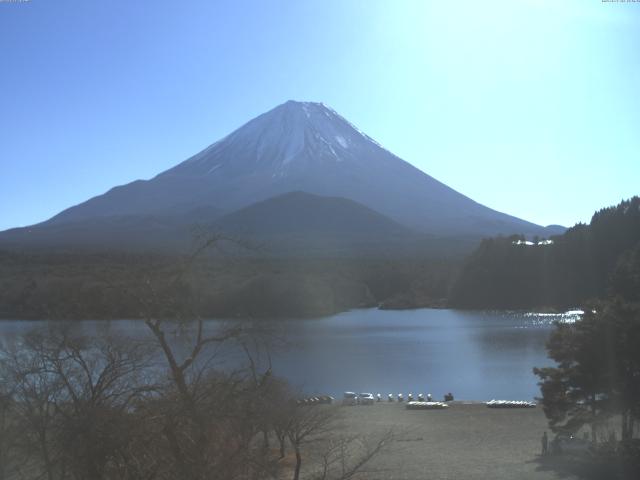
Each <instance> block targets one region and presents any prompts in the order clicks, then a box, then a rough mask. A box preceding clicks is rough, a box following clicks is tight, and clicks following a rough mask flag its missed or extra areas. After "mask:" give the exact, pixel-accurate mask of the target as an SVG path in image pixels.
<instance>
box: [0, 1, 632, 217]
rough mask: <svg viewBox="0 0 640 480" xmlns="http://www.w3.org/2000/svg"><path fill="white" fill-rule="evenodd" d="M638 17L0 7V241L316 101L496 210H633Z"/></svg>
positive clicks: (325, 5) (384, 5)
mask: <svg viewBox="0 0 640 480" xmlns="http://www.w3.org/2000/svg"><path fill="white" fill-rule="evenodd" d="M638 52H640V3H615V2H602V1H601V0H575V1H572V0H564V1H558V0H549V1H545V0H538V1H536V0H521V1H518V2H516V1H512V0H504V1H497V0H496V1H491V0H484V1H477V0H471V1H462V0H458V1H455V2H445V1H442V0H440V1H434V2H427V1H418V0H417V1H396V0H394V1H391V0H388V1H374V0H371V1H369V0H366V1H365V0H363V1H353V0H352V1H349V0H342V1H334V0H322V1H311V0H310V1H304V2H303V1H293V0H292V1H287V2H285V1H269V0H263V1H255V2H249V1H238V0H235V1H228V2H223V1H211V0H189V1H178V0H173V1H160V0H153V1H142V0H138V1H131V0H109V1H106V0H104V1H98V0H95V1H91V2H87V1H81V0H75V1H71V0H69V1H65V0H46V1H45V0H31V1H25V2H15V3H10V2H0V53H1V55H0V229H5V228H10V227H14V226H22V225H28V224H32V223H36V222H39V221H42V220H45V219H47V218H49V217H50V216H52V215H54V214H55V213H57V212H59V211H60V210H62V209H64V208H66V207H69V206H71V205H74V204H77V203H80V202H82V201H84V200H86V199H88V198H89V197H91V196H94V195H97V194H100V193H103V192H104V191H106V190H108V189H109V188H111V187H112V186H115V185H118V184H123V183H128V182H130V181H132V180H135V179H138V178H143V179H146V178H151V177H153V176H154V175H155V174H157V173H159V172H160V171H162V170H165V169H166V168H168V167H171V166H173V165H174V164H176V163H178V162H180V161H182V160H184V159H186V158H187V157H189V156H190V155H192V154H194V153H196V152H197V151H199V150H200V149H202V148H204V147H205V146H207V145H208V144H210V143H213V142H214V141H215V140H217V139H218V138H220V137H222V136H224V135H226V134H227V133H228V132H230V131H231V130H233V129H235V128H237V127H238V126H240V125H242V124H243V123H244V122H246V121H247V120H249V119H250V118H252V117H254V116H256V115H258V114H260V113H262V112H264V111H266V110H269V109H270V108H272V107H274V106H275V105H277V104H280V103H282V102H284V101H286V100H288V99H296V100H310V101H322V102H324V103H326V104H328V105H330V106H331V107H332V108H334V109H335V110H337V111H338V112H339V113H340V114H342V115H343V116H344V117H346V118H347V119H349V120H350V121H351V122H352V123H354V124H356V125H357V126H358V127H359V128H360V129H362V130H363V131H365V132H366V133H368V134H369V135H370V136H372V137H373V138H375V139H376V140H378V141H379V142H380V143H381V144H383V145H384V146H385V147H386V148H387V149H389V150H391V151H392V152H394V153H396V154H397V155H399V156H400V157H402V158H404V159H405V160H407V161H409V162H411V163H412V164H414V165H415V166H417V167H418V168H420V169H422V170H423V171H425V172H427V173H429V174H430V175H432V176H434V177H435V178H437V179H438V180H441V181H443V182H444V183H446V184H448V185H449V186H451V187H453V188H455V189H457V190H458V191H460V192H462V193H464V194H465V195H468V196H469V197H471V198H473V199H474V200H477V201H479V202H480V203H483V204H485V205H487V206H489V207H492V208H495V209H497V210H501V211H504V212H506V213H510V214H512V215H516V216H519V217H521V218H525V219H527V220H530V221H533V222H536V223H540V224H549V223H561V224H565V225H572V224H574V223H575V222H578V221H588V220H589V219H590V217H591V214H592V213H593V211H594V210H596V209H599V208H601V207H604V206H608V205H611V204H615V203H617V202H619V201H620V200H621V199H622V198H627V197H630V196H632V195H634V194H640V188H639V186H640V89H639V86H640V54H639V53H638Z"/></svg>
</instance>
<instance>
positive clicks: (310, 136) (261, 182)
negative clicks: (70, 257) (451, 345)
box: [49, 101, 544, 235]
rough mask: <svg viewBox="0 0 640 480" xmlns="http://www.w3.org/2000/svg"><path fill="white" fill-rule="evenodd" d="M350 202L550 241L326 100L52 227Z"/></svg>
mask: <svg viewBox="0 0 640 480" xmlns="http://www.w3.org/2000/svg"><path fill="white" fill-rule="evenodd" d="M293 191H302V192H307V193H311V194H315V195H323V196H331V197H344V198H347V199H350V200H354V201H356V202H359V203H361V204H363V205H365V206H367V207H369V208H371V209H373V210H376V211H378V212H380V213H382V214H383V215H386V216H388V217H390V218H392V219H393V220H395V221H397V222H399V223H402V224H404V225H406V226H408V227H411V228H414V229H419V230H421V231H423V232H428V233H433V234H441V235H458V234H463V235H495V234H500V233H506V234H510V233H524V234H540V235H544V228H543V227H540V226H538V225H534V224H532V223H529V222H526V221H524V220H521V219H518V218H515V217H512V216H509V215H506V214H503V213H500V212H497V211H494V210H491V209H489V208H487V207H485V206H483V205H480V204H478V203H476V202H474V201H473V200H471V199H469V198H468V197H465V196H464V195H462V194H460V193H458V192H456V191H455V190H453V189H451V188H449V187H447V186H446V185H444V184H443V183H441V182H439V181H437V180H435V179H434V178H432V177H430V176H429V175H427V174H426V173H424V172H422V171H420V170H418V169H417V168H415V167H413V166H412V165H410V164H409V163H407V162H405V161H404V160H402V159H400V158H398V157H397V156H395V155H394V154H392V153H391V152H389V151H387V150H386V149H384V148H383V147H382V146H381V145H380V144H378V143H377V142H376V141H374V140H373V139H372V138H370V137H369V136H367V135H366V134H365V133H363V132H361V131H360V130H359V129H358V128H357V127H355V126H354V125H352V124H351V123H350V122H349V121H347V120H346V119H344V118H343V117H342V116H340V115H339V114H338V113H336V112H335V111H334V110H332V109H331V108H329V107H327V106H325V105H323V104H322V103H312V102H295V101H288V102H286V103H284V104H282V105H279V106H277V107H275V108H274V109H272V110H270V111H268V112H266V113H264V114H262V115H260V116H258V117H256V118H254V119H253V120H251V121H249V122H248V123H247V124H245V125H244V126H242V127H240V128H238V129H237V130H235V131H234V132H232V133H230V134H229V135H227V136H226V137H224V138H222V139H221V140H219V141H217V142H215V143H214V144H212V145H210V146H209V147H207V148H205V149H204V150H202V151H201V152H199V153H197V154H196V155H194V156H193V157H191V158H189V159H187V160H186V161H184V162H182V163H180V164H178V165H176V166H175V167H173V168H171V169H169V170H166V171H165V172H162V173H160V174H159V175H157V176H156V177H154V178H152V179H150V180H146V181H143V180H138V181H135V182H132V183H130V184H127V185H123V186H119V187H115V188H113V189H111V190H110V191H109V192H107V193H105V194H104V195H100V196H97V197H94V198H92V199H90V200H88V201H87V202H84V203H82V204H80V205H77V206H75V207H72V208H69V209H67V210H65V211H63V212H61V213H60V214H58V215H57V216H55V217H54V218H52V219H51V220H49V222H53V223H59V222H69V221H77V220H82V219H87V218H93V217H96V216H107V215H126V214H136V215H139V214H153V215H159V214H171V215H175V214H180V212H187V211H193V209H196V208H200V207H213V208H216V209H219V210H221V211H222V212H232V211H234V210H237V209H239V208H242V207H246V206H248V205H251V204H254V203H256V202H259V201H262V200H265V199H268V198H271V197H274V196H276V195H281V194H284V193H287V192H293Z"/></svg>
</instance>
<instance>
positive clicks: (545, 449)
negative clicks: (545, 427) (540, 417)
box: [542, 431, 549, 455]
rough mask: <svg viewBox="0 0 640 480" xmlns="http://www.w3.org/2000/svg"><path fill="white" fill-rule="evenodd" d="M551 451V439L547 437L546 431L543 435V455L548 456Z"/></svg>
mask: <svg viewBox="0 0 640 480" xmlns="http://www.w3.org/2000/svg"><path fill="white" fill-rule="evenodd" d="M548 449H549V438H548V437H547V432H546V431H545V432H544V433H543V434H542V455H546V454H547V453H548V451H549V450H548Z"/></svg>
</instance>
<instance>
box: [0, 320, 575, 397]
mask: <svg viewBox="0 0 640 480" xmlns="http://www.w3.org/2000/svg"><path fill="white" fill-rule="evenodd" d="M573 318H575V317H573V316H571V315H564V316H561V315H548V314H547V315H543V314H531V313H529V314H523V313H511V312H468V311H457V310H434V309H420V310H403V311H382V310H375V309H366V310H354V311H351V312H346V313H341V314H338V315H334V316H331V317H326V318H321V319H312V320H295V321H293V320H289V321H283V322H279V325H280V326H281V327H282V331H286V332H287V340H288V343H289V346H288V347H287V348H286V349H284V350H281V351H277V352H276V353H275V354H274V355H273V359H272V360H273V368H274V372H275V373H276V374H278V375H280V376H283V377H286V378H287V379H288V380H289V381H290V382H292V383H293V384H294V385H296V386H297V387H299V388H301V389H304V390H305V391H306V392H309V393H330V394H332V395H334V396H338V395H341V392H343V391H345V390H353V391H361V392H364V391H367V392H373V393H378V392H379V393H382V394H383V395H385V396H386V394H388V393H394V394H396V393H398V392H402V393H404V394H405V396H406V395H407V393H409V392H412V393H413V394H414V395H417V394H418V393H424V394H425V395H426V394H427V393H431V394H432V395H433V396H434V398H437V399H440V398H441V397H442V396H443V394H444V393H446V392H449V391H450V392H452V393H453V394H454V395H455V397H456V398H458V399H473V400H488V399H491V398H503V399H523V400H528V399H532V398H533V397H535V396H538V395H539V390H538V387H537V385H536V382H537V379H536V377H535V376H534V375H533V373H532V368H533V367H534V366H546V365H550V364H551V363H550V361H549V360H548V359H547V358H546V353H545V348H544V346H545V342H546V340H547V338H548V336H549V333H550V331H551V329H552V328H553V322H554V321H555V320H563V319H565V320H572V319H573ZM38 324H42V322H35V323H34V322H29V323H27V322H17V321H2V322H0V335H2V336H5V337H6V336H12V335H15V334H19V333H20V332H22V331H25V330H27V329H28V328H31V327H32V326H34V325H38ZM216 324H217V322H216V321H215V320H211V321H210V325H211V326H215V325H216ZM78 328H79V329H82V330H83V331H84V332H85V333H91V332H92V331H96V329H101V328H109V329H111V330H116V331H122V332H126V333H127V334H128V335H130V336H134V337H141V336H144V335H146V334H147V332H146V327H145V326H144V324H143V323H142V322H138V321H131V320H118V321H111V322H108V326H107V324H105V323H104V322H103V323H100V322H94V321H87V322H81V323H79V325H78Z"/></svg>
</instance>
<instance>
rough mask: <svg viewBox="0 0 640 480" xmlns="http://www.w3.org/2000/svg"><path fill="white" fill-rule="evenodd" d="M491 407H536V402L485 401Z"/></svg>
mask: <svg viewBox="0 0 640 480" xmlns="http://www.w3.org/2000/svg"><path fill="white" fill-rule="evenodd" d="M485 405H486V406H487V407H489V408H535V406H536V404H535V403H534V402H526V401H524V400H490V401H488V402H486V403H485Z"/></svg>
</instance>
